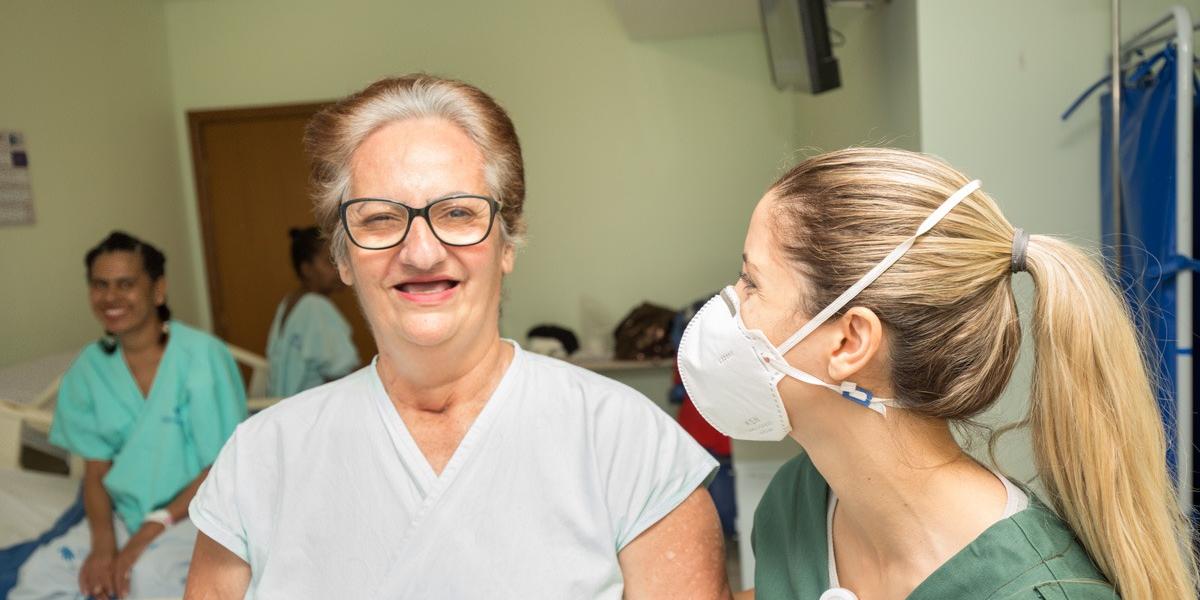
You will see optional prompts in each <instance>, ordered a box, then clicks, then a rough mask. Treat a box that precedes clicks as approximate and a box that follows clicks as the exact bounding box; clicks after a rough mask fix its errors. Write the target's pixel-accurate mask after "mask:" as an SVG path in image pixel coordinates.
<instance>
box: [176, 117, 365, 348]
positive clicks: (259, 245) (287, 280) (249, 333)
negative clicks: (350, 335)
mask: <svg viewBox="0 0 1200 600" xmlns="http://www.w3.org/2000/svg"><path fill="white" fill-rule="evenodd" d="M321 106H322V105H321V104H305V105H292V106H271V107H263V108H251V109H235V110H215V111H203V112H189V113H188V125H189V129H190V132H191V142H192V160H193V163H194V168H195V173H196V190H197V195H198V206H199V209H200V222H201V227H202V231H203V236H204V253H205V258H206V260H207V263H208V293H209V298H210V301H211V302H212V311H213V315H212V316H213V328H214V330H215V332H216V334H217V335H218V336H220V337H221V338H222V339H224V340H226V341H228V342H229V343H232V344H234V345H237V346H240V347H242V348H245V349H247V350H251V351H254V352H258V353H260V354H264V355H265V353H266V346H267V333H268V331H269V329H270V327H271V320H272V318H274V316H275V309H276V307H277V306H278V305H279V302H280V300H282V299H283V297H284V296H285V295H286V294H287V293H288V292H289V291H291V290H293V289H295V288H296V286H297V285H298V281H297V279H296V275H295V272H294V271H293V270H292V264H291V238H290V237H289V235H288V229H290V228H292V227H306V226H309V225H314V224H315V219H314V217H313V213H312V204H311V201H310V198H311V196H310V195H309V187H308V158H307V157H306V156H305V154H304V148H303V142H302V140H303V135H304V127H305V125H306V124H307V123H308V120H309V118H310V117H312V115H313V114H314V113H316V111H317V110H319V109H320V108H321ZM333 301H334V303H336V304H337V306H338V308H339V309H341V311H342V314H344V315H345V316H346V319H347V320H348V321H350V324H351V326H352V327H353V328H354V343H355V345H356V346H357V347H358V353H359V357H360V358H361V359H362V360H364V361H367V360H369V359H370V358H371V357H372V356H374V355H375V342H374V340H373V339H372V338H371V334H370V330H369V329H368V328H367V324H366V321H365V320H364V319H363V316H362V313H361V311H360V310H359V308H358V305H357V303H356V302H355V300H354V294H353V291H352V290H350V289H348V288H346V289H343V290H341V291H339V292H337V293H336V294H334V297H333Z"/></svg>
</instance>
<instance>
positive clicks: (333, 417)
mask: <svg viewBox="0 0 1200 600" xmlns="http://www.w3.org/2000/svg"><path fill="white" fill-rule="evenodd" d="M377 384H378V378H377V376H376V375H375V365H374V363H371V364H368V365H367V366H365V367H363V368H361V369H359V370H358V371H355V372H354V373H351V374H350V375H347V376H346V377H343V378H342V379H338V380H335V381H331V382H329V383H326V384H323V385H319V386H317V387H314V388H310V389H307V390H304V391H303V392H300V393H298V394H296V395H294V396H289V397H287V398H284V399H282V400H280V401H279V402H277V403H275V404H274V405H273V406H271V407H269V408H267V409H265V410H262V411H260V412H258V413H256V414H254V415H252V416H251V417H250V418H249V419H247V420H246V421H245V422H243V423H242V424H241V425H240V426H238V437H239V438H240V439H260V438H275V437H281V436H282V437H286V438H288V439H293V438H306V437H308V436H310V435H314V434H320V433H321V432H323V431H327V430H329V429H331V428H336V429H345V428H347V427H351V428H352V427H354V426H356V425H357V426H361V424H362V421H361V419H356V418H355V417H359V418H361V417H363V416H368V417H370V416H371V415H370V414H369V413H368V414H366V415H364V413H366V412H367V411H370V410H373V406H372V402H374V401H376V399H375V397H374V396H375V394H376V393H377V392H376V390H375V389H374V387H375V385H377Z"/></svg>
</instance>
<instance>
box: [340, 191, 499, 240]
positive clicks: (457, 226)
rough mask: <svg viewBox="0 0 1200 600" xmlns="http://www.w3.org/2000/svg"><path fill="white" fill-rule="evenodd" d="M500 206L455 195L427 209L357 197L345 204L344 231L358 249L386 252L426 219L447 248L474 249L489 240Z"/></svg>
mask: <svg viewBox="0 0 1200 600" xmlns="http://www.w3.org/2000/svg"><path fill="white" fill-rule="evenodd" d="M499 209H500V203H499V202H497V201H496V200H494V199H492V198H488V197H487V196H475V195H472V194H454V195H452V196H445V197H442V198H438V199H436V200H434V201H433V202H430V203H429V204H426V205H425V206H424V207H423V208H413V207H411V206H408V205H407V204H401V203H400V202H396V201H395V200H387V199H384V198H355V199H353V200H349V201H347V202H344V203H342V206H341V208H340V211H341V216H342V228H343V229H345V230H346V235H348V236H350V241H351V242H354V245H355V246H358V247H359V248H363V249H365V250H386V249H387V248H392V247H394V246H398V245H400V244H401V243H402V242H404V240H405V238H407V237H408V232H409V230H411V229H412V223H413V221H414V220H416V219H417V217H423V218H424V219H425V222H426V223H428V224H429V230H430V231H432V232H433V235H434V237H436V238H437V239H438V241H440V242H441V243H443V244H445V245H447V246H474V245H475V244H478V243H479V242H482V241H483V240H485V239H487V236H488V235H490V234H491V232H492V224H493V223H494V222H495V221H496V211H498V210H499Z"/></svg>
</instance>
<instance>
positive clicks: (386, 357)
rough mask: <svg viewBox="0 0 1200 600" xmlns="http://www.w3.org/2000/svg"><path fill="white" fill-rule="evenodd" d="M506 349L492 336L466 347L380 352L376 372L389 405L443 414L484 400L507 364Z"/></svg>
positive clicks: (508, 347)
mask: <svg viewBox="0 0 1200 600" xmlns="http://www.w3.org/2000/svg"><path fill="white" fill-rule="evenodd" d="M513 353H514V350H513V348H512V345H510V344H509V343H507V342H504V341H503V340H501V339H500V335H499V332H498V331H493V332H492V333H491V335H488V336H484V337H482V338H481V339H477V340H471V341H469V342H467V343H455V342H454V341H453V340H451V341H449V342H447V343H445V344H442V345H440V346H436V347H433V348H429V347H415V346H409V345H400V344H397V345H392V346H389V347H387V348H385V347H383V346H380V352H379V361H378V363H377V365H376V369H377V370H378V373H379V378H380V380H381V381H382V382H383V386H384V389H385V390H387V393H388V396H389V397H390V398H391V399H392V402H394V403H400V404H403V405H406V406H408V407H411V408H415V409H419V410H423V411H429V412H443V411H445V410H447V409H449V408H450V407H451V406H453V405H454V404H456V403H458V402H464V401H467V402H470V401H479V400H480V399H483V400H486V398H487V397H490V395H491V391H492V390H494V389H495V387H496V386H497V385H498V384H499V382H500V379H501V378H502V377H503V376H504V373H505V371H507V367H508V365H509V363H510V362H512V358H513Z"/></svg>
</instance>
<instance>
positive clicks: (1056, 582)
mask: <svg viewBox="0 0 1200 600" xmlns="http://www.w3.org/2000/svg"><path fill="white" fill-rule="evenodd" d="M1028 495H1029V507H1028V508H1026V509H1025V510H1022V511H1020V512H1018V513H1016V514H1014V515H1013V516H1011V517H1009V518H1007V519H1003V520H1001V521H998V522H997V523H995V524H994V525H992V526H991V527H989V528H988V529H987V530H985V531H984V532H983V533H982V534H980V535H979V537H978V538H976V539H975V541H973V542H971V543H970V544H969V545H968V546H967V547H966V548H963V549H962V550H961V551H960V552H959V553H958V554H956V555H954V556H953V557H951V558H950V560H948V561H946V563H945V564H943V565H942V566H941V567H939V568H938V570H936V571H934V572H933V574H931V575H930V576H929V577H928V578H927V579H926V580H925V581H924V582H922V583H921V585H919V586H917V589H915V590H913V592H912V593H911V594H910V595H909V596H908V598H909V600H933V599H939V600H944V599H949V598H953V599H956V600H957V599H964V598H980V599H983V598H989V599H995V600H1001V599H1038V600H1080V599H1084V600H1091V599H1096V598H1106V599H1112V598H1116V597H1117V595H1116V592H1114V591H1113V589H1112V587H1111V586H1110V585H1109V584H1108V583H1107V582H1106V580H1105V579H1104V577H1103V576H1102V575H1101V574H1100V572H1099V571H1098V570H1097V569H1096V566H1095V564H1094V563H1092V560H1091V558H1089V557H1088V555H1087V552H1086V551H1085V550H1084V549H1083V546H1081V545H1080V544H1079V541H1078V540H1077V539H1076V538H1075V534H1074V533H1072V531H1071V530H1070V528H1069V527H1067V525H1066V524H1065V523H1063V522H1062V520H1060V519H1059V518H1058V517H1057V516H1055V515H1054V514H1053V513H1052V512H1050V510H1049V509H1047V508H1046V507H1045V506H1044V505H1043V504H1041V503H1040V502H1039V501H1038V500H1037V498H1036V497H1034V495H1033V494H1031V493H1030V494H1028ZM828 508H829V484H827V483H826V482H825V479H824V478H823V477H821V474H820V473H818V472H817V469H816V467H814V466H813V464H812V461H811V460H809V458H808V455H807V454H803V453H802V454H800V455H799V456H797V457H796V458H794V459H792V460H790V461H788V462H787V463H786V464H785V465H784V466H783V467H782V468H780V469H779V472H778V473H776V474H775V477H774V478H773V479H772V480H771V483H770V485H769V486H767V491H766V492H765V493H764V494H763V498H762V501H761V502H759V504H758V508H757V510H755V511H754V530H753V533H752V535H751V544H752V546H753V548H754V560H755V567H754V586H755V600H784V599H786V600H817V599H818V598H820V597H821V594H822V593H824V592H825V591H826V590H827V589H829V556H828V553H827V550H826V548H827V541H828V538H827V535H828V534H827V532H826V517H827V511H828Z"/></svg>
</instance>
